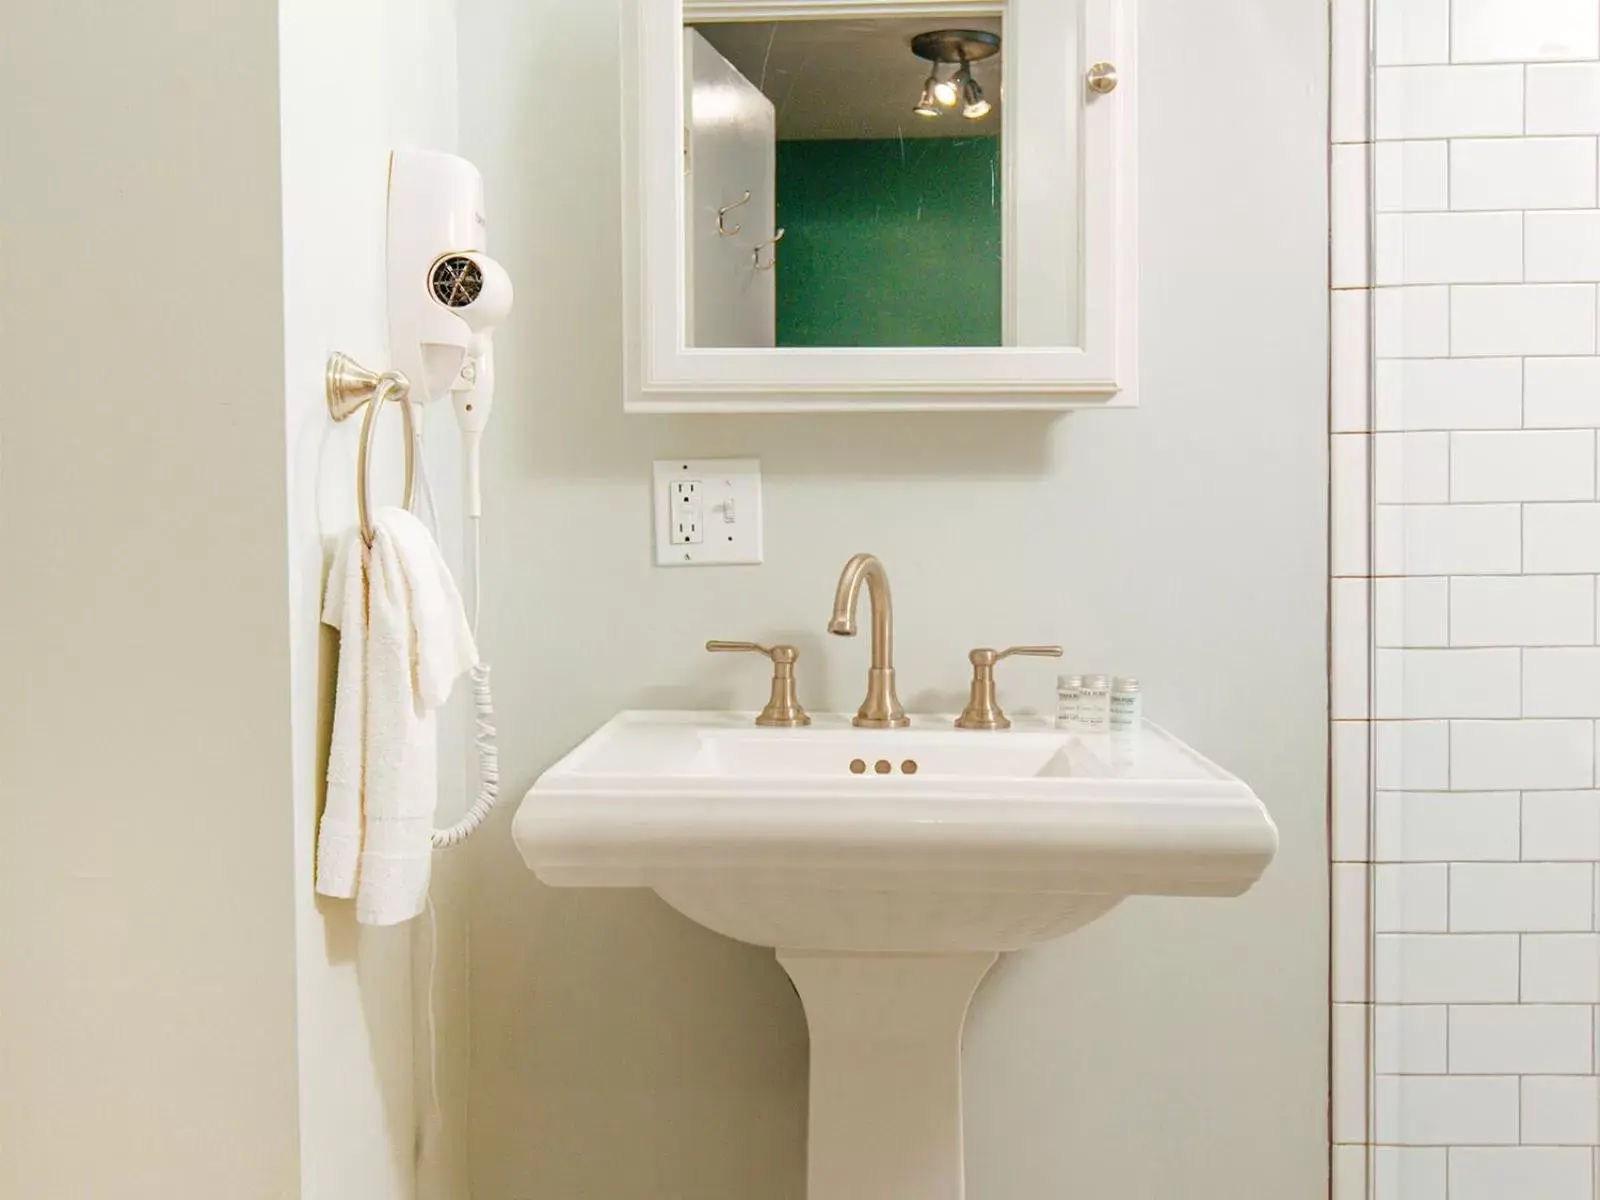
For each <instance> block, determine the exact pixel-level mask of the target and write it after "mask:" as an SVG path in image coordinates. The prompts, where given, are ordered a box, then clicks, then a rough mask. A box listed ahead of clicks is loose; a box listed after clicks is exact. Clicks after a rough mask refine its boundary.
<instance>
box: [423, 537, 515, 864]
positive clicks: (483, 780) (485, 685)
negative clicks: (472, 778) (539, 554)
mask: <svg viewBox="0 0 1600 1200" xmlns="http://www.w3.org/2000/svg"><path fill="white" fill-rule="evenodd" d="M482 549H483V537H482V530H481V528H480V518H478V517H473V518H472V638H473V641H477V638H478V613H479V610H480V608H481V604H480V601H479V594H480V593H481V592H482V590H483V572H482V569H481V567H480V565H479V564H480V563H481V561H482ZM471 675H472V720H473V726H474V732H473V737H472V744H473V746H474V748H475V749H476V751H477V756H478V795H477V797H476V799H474V800H473V802H472V807H471V808H469V809H467V812H466V815H465V816H463V817H462V818H461V819H460V820H459V821H457V822H456V823H455V824H454V825H451V826H448V827H447V828H444V829H435V830H434V831H433V848H434V849H435V850H448V849H449V848H450V847H452V846H459V845H460V844H461V843H462V842H464V841H466V840H467V839H468V838H469V837H471V836H472V835H473V834H474V833H476V832H477V831H478V829H479V827H480V826H482V825H483V823H484V822H485V821H487V820H488V819H489V814H490V813H491V812H492V811H494V806H495V804H496V803H497V802H498V801H499V799H500V748H499V746H498V745H497V743H496V741H495V727H494V695H493V693H492V692H491V691H490V689H489V664H488V663H485V662H481V661H480V662H479V663H478V664H477V665H476V666H474V667H473V668H472V671H471Z"/></svg>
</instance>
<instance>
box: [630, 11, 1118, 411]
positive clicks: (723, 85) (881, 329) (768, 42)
mask: <svg viewBox="0 0 1600 1200" xmlns="http://www.w3.org/2000/svg"><path fill="white" fill-rule="evenodd" d="M1133 7H1134V6H1133V4H1132V3H1131V0H911V2H909V3H907V2H901V0H788V2H775V0H624V18H623V34H622V36H623V48H622V49H623V54H622V65H623V74H622V78H623V122H624V146H623V153H624V164H623V166H624V169H623V176H624V188H625V195H624V204H623V214H624V215H623V224H624V228H623V263H624V274H625V278H624V301H625V309H626V320H625V336H626V344H627V361H626V395H625V405H626V407H627V409H628V410H629V411H631V412H796V411H883V410H890V409H909V410H933V409H968V410H972V409H978V410H1001V409H1072V408H1085V407H1095V408H1105V407H1118V406H1128V405H1132V404H1133V403H1135V384H1136V379H1135V372H1136V365H1137V364H1136V351H1137V329H1136V325H1135V318H1136V314H1137V283H1138V258H1137V235H1138V231H1137V229H1136V225H1135V218H1136V214H1137V205H1136V195H1135V164H1136V155H1135V145H1134V136H1135V94H1136V90H1137V73H1136V69H1135V63H1134V50H1135V45H1134V43H1135V35H1134V28H1133V21H1134V13H1133Z"/></svg>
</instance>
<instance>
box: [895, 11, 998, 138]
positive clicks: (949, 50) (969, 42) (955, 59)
mask: <svg viewBox="0 0 1600 1200" xmlns="http://www.w3.org/2000/svg"><path fill="white" fill-rule="evenodd" d="M911 52H912V53H913V54H915V55H916V56H917V57H918V58H924V59H927V60H928V61H929V62H931V63H932V64H933V70H932V72H931V73H930V74H929V75H928V78H927V80H926V81H925V82H924V83H923V85H922V96H921V98H920V99H919V100H918V101H917V104H916V107H915V108H913V109H912V111H913V112H915V113H916V114H917V115H918V116H922V117H937V116H938V115H939V109H940V108H941V107H943V108H955V107H956V106H957V105H960V106H961V115H962V116H964V117H966V118H967V119H968V120H971V121H977V120H981V119H982V118H984V117H986V116H988V115H989V114H990V113H991V112H992V111H994V106H993V105H992V104H990V103H989V101H988V100H986V99H984V95H983V89H982V88H981V87H979V86H978V81H977V80H976V79H974V78H973V77H972V64H973V63H975V62H982V61H983V60H984V59H986V58H992V57H994V56H995V55H996V54H999V53H1000V35H999V34H996V33H990V32H989V31H988V30H986V29H935V30H930V31H929V32H927V33H919V34H917V36H916V37H914V38H912V39H911ZM945 63H950V64H956V65H957V69H956V72H955V74H953V75H951V76H950V78H948V79H940V78H939V68H940V66H942V65H943V64H945Z"/></svg>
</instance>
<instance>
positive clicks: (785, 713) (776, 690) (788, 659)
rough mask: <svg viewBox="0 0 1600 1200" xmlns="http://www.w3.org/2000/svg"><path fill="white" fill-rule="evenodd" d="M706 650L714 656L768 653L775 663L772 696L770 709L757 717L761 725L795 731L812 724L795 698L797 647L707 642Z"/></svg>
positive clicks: (758, 723) (773, 664)
mask: <svg viewBox="0 0 1600 1200" xmlns="http://www.w3.org/2000/svg"><path fill="white" fill-rule="evenodd" d="M706 649H707V650H709V651H711V652H712V653H713V654H727V653H740V652H748V653H752V654H764V655H766V656H767V657H768V658H770V659H771V660H772V695H771V697H770V698H769V699H768V700H767V706H766V707H765V708H763V709H762V710H761V714H760V715H759V716H758V717H756V724H757V725H765V726H768V727H770V728H774V729H795V728H798V727H799V726H801V725H809V724H811V718H810V717H809V716H807V715H806V710H805V709H803V708H801V707H800V700H799V697H798V696H796V695H795V686H794V664H795V661H796V660H797V659H798V658H799V657H800V651H799V650H797V649H795V648H794V647H793V646H786V645H783V644H779V645H776V646H763V645H762V644H761V643H760V642H716V641H712V642H707V643H706Z"/></svg>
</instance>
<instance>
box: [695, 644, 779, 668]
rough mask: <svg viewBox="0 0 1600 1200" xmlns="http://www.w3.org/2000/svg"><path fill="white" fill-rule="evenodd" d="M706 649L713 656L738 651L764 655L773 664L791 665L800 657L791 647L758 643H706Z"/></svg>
mask: <svg viewBox="0 0 1600 1200" xmlns="http://www.w3.org/2000/svg"><path fill="white" fill-rule="evenodd" d="M706 649H707V650H709V651H711V652H712V653H713V654H728V653H738V652H740V651H749V652H750V653H753V654H765V655H766V656H767V657H768V658H770V659H771V660H772V661H773V662H775V663H792V662H794V661H795V659H797V658H799V657H800V651H798V650H796V649H795V648H794V647H793V646H784V645H777V646H763V645H762V644H761V643H760V642H707V643H706Z"/></svg>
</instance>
